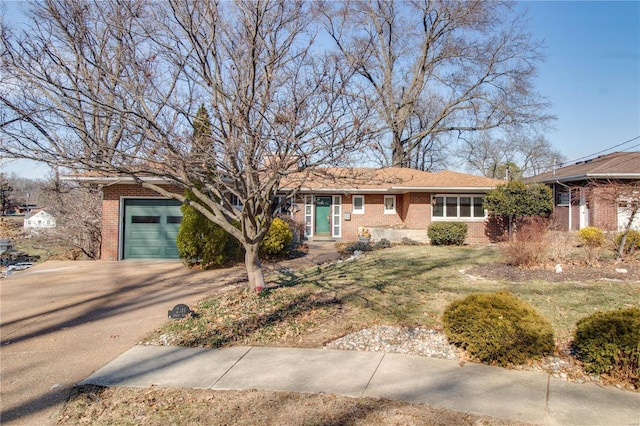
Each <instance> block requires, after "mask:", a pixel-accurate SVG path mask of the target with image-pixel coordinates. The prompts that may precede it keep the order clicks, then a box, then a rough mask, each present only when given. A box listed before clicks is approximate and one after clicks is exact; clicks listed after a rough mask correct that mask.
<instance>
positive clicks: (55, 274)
mask: <svg viewBox="0 0 640 426" xmlns="http://www.w3.org/2000/svg"><path fill="white" fill-rule="evenodd" d="M244 278H245V272H244V268H243V267H235V268H230V269H224V270H218V271H190V270H188V269H186V268H185V267H184V266H183V265H182V263H180V262H170V261H169V262H167V261H162V262H160V261H126V262H63V261H49V262H45V263H43V264H41V265H37V266H34V267H33V268H31V269H29V270H26V271H20V272H16V273H14V274H13V275H12V276H11V277H9V278H5V279H3V280H1V281H0V337H1V346H0V386H1V387H0V401H1V402H0V404H1V406H0V409H1V411H0V423H2V424H3V425H4V424H30V425H34V424H38V425H40V424H54V423H55V421H56V417H57V415H58V413H59V412H60V409H61V408H62V405H63V404H64V402H65V401H66V399H67V398H68V396H69V392H70V390H71V388H72V387H73V386H74V385H75V384H76V383H79V382H80V381H82V380H83V379H84V378H86V377H87V376H89V375H90V374H92V373H93V372H95V371H96V370H98V369H99V368H101V367H102V366H103V365H105V364H106V363H108V362H110V361H112V360H113V359H114V358H116V357H117V356H118V355H120V354H121V353H123V352H124V351H126V350H127V349H129V348H130V347H131V346H132V345H134V344H136V343H138V342H139V341H140V340H142V338H143V337H145V335H146V334H148V333H149V332H151V331H153V330H154V329H155V328H157V327H159V326H160V325H162V324H163V323H164V322H165V321H167V311H168V310H170V309H171V308H172V307H173V306H175V305H176V304H178V303H186V304H188V305H190V306H191V305H192V304H193V303H194V302H196V301H197V300H199V299H201V298H203V297H204V296H206V295H208V294H212V293H215V292H217V291H220V290H222V289H225V288H230V287H231V286H234V285H238V284H239V283H242V282H243V280H244Z"/></svg>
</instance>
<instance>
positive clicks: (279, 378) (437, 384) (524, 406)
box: [82, 346, 640, 425]
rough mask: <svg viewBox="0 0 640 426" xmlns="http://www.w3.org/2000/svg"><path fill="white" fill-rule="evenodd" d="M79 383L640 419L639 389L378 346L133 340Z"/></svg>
mask: <svg viewBox="0 0 640 426" xmlns="http://www.w3.org/2000/svg"><path fill="white" fill-rule="evenodd" d="M82 384H94V385H102V386H126V387H149V386H169V387H191V388H198V389H214V390H242V389H260V390H270V391H287V392H310V393H317V392H325V393H333V394H339V395H346V396H351V397H374V398H389V399H396V400H403V401H408V402H413V403H420V404H429V405H433V406H439V407H443V408H448V409H451V410H456V411H461V412H466V413H474V414H481V415H488V416H493V417H498V418H502V419H510V420H519V421H522V422H528V423H535V424H547V425H638V424H640V394H638V393H634V392H628V391H621V390H618V389H615V388H602V387H599V386H596V385H594V384H590V383H589V384H586V383H585V384H577V383H567V382H563V381H561V380H559V379H554V378H552V377H550V376H549V375H547V374H543V373H535V372H523V371H516V370H506V369H503V368H499V367H490V366H485V365H479V364H470V363H467V364H464V365H462V366H461V365H460V364H459V363H458V362H457V361H447V360H440V359H433V358H426V357H419V356H411V355H400V354H385V353H377V352H355V351H340V350H330V349H293V348H265V347H231V348H225V349H197V348H178V347H157V346H134V347H133V348H131V349H130V350H129V351H127V352H125V353H124V354H122V355H121V356H119V357H118V358H116V359H115V360H114V361H112V362H111V363H109V364H107V365H106V366H105V367H103V368H102V369H100V370H98V371H97V372H95V373H94V374H92V375H91V376H90V377H88V378H87V379H86V380H84V381H83V382H82Z"/></svg>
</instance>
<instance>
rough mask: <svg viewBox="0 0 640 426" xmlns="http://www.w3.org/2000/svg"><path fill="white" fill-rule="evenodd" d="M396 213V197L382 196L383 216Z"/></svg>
mask: <svg viewBox="0 0 640 426" xmlns="http://www.w3.org/2000/svg"><path fill="white" fill-rule="evenodd" d="M395 212H396V196H395V195H385V196H384V214H395Z"/></svg>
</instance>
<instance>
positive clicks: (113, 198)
mask: <svg viewBox="0 0 640 426" xmlns="http://www.w3.org/2000/svg"><path fill="white" fill-rule="evenodd" d="M166 188H167V189H169V190H172V191H180V189H178V188H177V187H170V186H167V187H166ZM102 194H103V196H102V247H101V250H100V259H101V260H119V257H118V251H119V246H120V221H121V218H120V210H121V209H120V201H121V198H122V197H124V198H127V197H131V198H134V197H135V198H161V196H160V194H158V193H157V192H154V191H152V190H150V189H147V188H143V187H142V186H140V185H135V184H120V185H112V186H105V187H104V188H103V189H102Z"/></svg>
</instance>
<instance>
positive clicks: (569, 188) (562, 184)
mask: <svg viewBox="0 0 640 426" xmlns="http://www.w3.org/2000/svg"><path fill="white" fill-rule="evenodd" d="M556 183H557V184H558V185H561V186H564V187H565V188H567V189H568V190H569V231H572V229H571V225H572V224H571V222H572V221H571V187H570V186H569V185H565V184H564V183H562V182H560V181H559V180H556Z"/></svg>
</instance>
